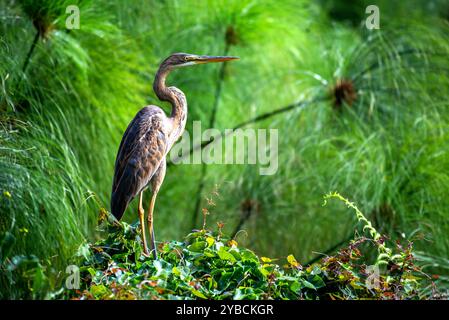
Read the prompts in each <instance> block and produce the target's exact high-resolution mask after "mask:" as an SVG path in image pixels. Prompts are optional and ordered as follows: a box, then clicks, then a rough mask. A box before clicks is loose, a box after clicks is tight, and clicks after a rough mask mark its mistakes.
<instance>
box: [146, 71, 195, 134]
mask: <svg viewBox="0 0 449 320" xmlns="http://www.w3.org/2000/svg"><path fill="white" fill-rule="evenodd" d="M169 73H170V70H169V69H168V68H164V67H162V66H161V67H160V68H159V70H158V72H157V73H156V77H155V78H154V83H153V90H154V92H155V93H156V95H157V97H158V98H159V99H160V100H161V101H167V102H170V104H171V105H172V110H171V114H170V118H171V119H172V120H173V123H174V128H181V127H182V129H184V126H185V122H186V119H187V100H186V96H185V95H184V93H183V92H182V91H181V90H179V89H178V88H176V87H167V86H166V85H165V79H166V78H167V76H168V74H169Z"/></svg>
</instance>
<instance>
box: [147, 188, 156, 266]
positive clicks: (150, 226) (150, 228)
mask: <svg viewBox="0 0 449 320" xmlns="http://www.w3.org/2000/svg"><path fill="white" fill-rule="evenodd" d="M156 196H157V192H153V194H152V195H151V202H150V208H149V209H148V231H149V232H150V241H151V251H152V252H153V257H154V259H157V250H156V239H155V237H154V227H153V210H154V203H155V202H156Z"/></svg>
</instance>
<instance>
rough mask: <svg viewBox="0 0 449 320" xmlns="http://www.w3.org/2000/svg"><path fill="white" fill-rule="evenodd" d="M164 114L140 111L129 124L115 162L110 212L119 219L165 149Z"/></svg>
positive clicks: (149, 109) (141, 187) (147, 179)
mask: <svg viewBox="0 0 449 320" xmlns="http://www.w3.org/2000/svg"><path fill="white" fill-rule="evenodd" d="M164 119H165V114H163V112H162V111H160V109H159V110H158V109H152V108H149V107H147V108H143V109H142V110H141V111H139V113H137V115H136V117H135V118H134V119H133V121H132V122H131V123H130V124H129V126H128V128H127V129H126V132H125V134H124V136H123V138H122V142H121V143H120V147H119V151H118V154H117V159H116V162H115V173H114V182H113V186H112V197H111V211H112V214H113V215H114V216H115V217H116V218H117V219H120V218H121V217H122V215H123V213H124V211H125V210H126V207H127V206H128V204H129V202H130V201H131V200H132V199H133V198H134V197H135V196H136V195H137V194H139V193H140V192H141V191H142V190H143V189H144V188H145V187H146V186H147V185H148V182H149V181H150V180H151V178H152V176H153V175H154V173H155V172H156V170H157V169H158V168H159V165H160V163H161V161H162V160H163V159H164V156H165V153H166V148H167V134H168V133H167V132H166V130H165V126H164V123H163V121H164Z"/></svg>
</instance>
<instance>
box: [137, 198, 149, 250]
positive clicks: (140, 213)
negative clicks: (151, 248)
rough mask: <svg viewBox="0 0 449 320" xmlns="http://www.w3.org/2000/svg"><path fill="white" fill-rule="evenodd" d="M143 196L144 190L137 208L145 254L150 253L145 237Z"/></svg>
mask: <svg viewBox="0 0 449 320" xmlns="http://www.w3.org/2000/svg"><path fill="white" fill-rule="evenodd" d="M142 198H143V192H141V193H140V195H139V208H138V209H137V211H138V213H139V221H140V229H141V236H142V242H143V252H144V254H145V255H148V247H147V240H146V238H145V223H144V219H145V216H144V215H145V211H144V210H143V205H142Z"/></svg>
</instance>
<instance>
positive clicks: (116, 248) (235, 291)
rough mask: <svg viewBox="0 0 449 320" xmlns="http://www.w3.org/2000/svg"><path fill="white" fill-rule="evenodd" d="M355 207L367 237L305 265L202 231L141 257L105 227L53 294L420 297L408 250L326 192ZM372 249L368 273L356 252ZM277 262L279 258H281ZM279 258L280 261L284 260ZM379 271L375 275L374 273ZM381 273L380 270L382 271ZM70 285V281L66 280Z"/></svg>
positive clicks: (135, 240)
mask: <svg viewBox="0 0 449 320" xmlns="http://www.w3.org/2000/svg"><path fill="white" fill-rule="evenodd" d="M332 197H336V198H339V199H341V200H343V201H345V202H346V204H347V205H348V207H351V208H353V209H355V211H356V216H357V219H358V221H359V222H360V223H361V225H362V226H363V230H365V231H366V233H367V235H369V237H365V236H359V237H357V238H356V239H354V240H353V241H351V242H350V243H349V246H348V247H347V248H344V249H341V250H340V251H339V252H338V253H337V254H336V255H335V256H327V257H324V258H323V259H322V260H321V261H320V262H319V263H314V264H311V265H310V266H307V267H303V266H302V265H301V264H300V263H299V262H298V261H297V260H296V258H295V257H294V256H293V255H289V256H287V257H286V259H285V261H283V262H285V263H286V264H285V265H284V266H282V267H281V266H279V265H278V264H277V263H279V262H282V261H279V262H278V259H270V258H267V257H260V258H259V257H257V256H256V255H255V254H254V252H253V251H251V250H248V249H246V248H240V247H239V246H238V243H237V242H236V241H235V240H234V239H229V238H227V237H226V236H225V235H223V233H222V227H223V225H222V224H220V223H219V224H218V228H217V231H216V232H211V231H207V230H205V229H203V230H199V231H195V232H193V233H190V234H189V235H187V237H186V238H185V241H184V242H178V241H170V242H164V243H161V244H160V245H159V249H158V250H159V258H158V259H157V260H153V259H152V258H146V257H145V256H143V255H142V249H141V244H140V242H141V240H140V238H139V237H138V236H137V235H138V234H139V233H138V232H137V230H136V228H135V227H134V226H131V225H128V224H124V225H119V226H116V225H113V224H112V225H109V224H108V225H107V228H106V230H107V237H106V239H104V240H100V241H98V242H97V243H95V244H90V245H83V246H81V247H80V249H79V251H78V257H79V258H78V260H79V261H78V262H77V265H81V266H82V267H81V270H80V272H81V279H82V286H81V288H79V289H78V290H73V289H72V290H64V289H62V290H61V291H60V292H59V293H57V294H56V295H55V296H56V297H61V295H62V296H65V297H66V298H67V297H69V298H72V299H219V300H221V299H234V300H241V299H252V300H258V299H264V300H267V299H284V300H289V299H294V300H296V299H306V300H315V299H332V300H336V299H384V300H385V299H419V298H423V297H422V296H420V295H419V290H418V289H419V288H420V285H421V284H422V283H423V280H426V278H425V277H426V275H424V274H422V272H420V270H419V268H417V267H416V266H415V265H414V264H413V260H414V258H413V253H412V245H411V243H409V244H408V245H407V246H406V247H405V248H403V247H402V246H401V245H400V244H397V245H396V247H395V248H394V252H393V250H392V249H390V248H388V247H387V246H386V244H385V239H383V238H382V237H381V236H380V234H378V233H377V231H376V230H375V229H374V228H373V227H372V226H371V223H370V222H369V221H368V220H367V219H366V218H365V217H364V215H363V214H362V213H361V212H360V211H359V210H358V209H357V207H355V206H354V205H353V204H352V203H350V202H349V201H348V200H346V199H344V198H343V197H341V196H340V195H339V194H336V193H334V194H329V195H327V196H326V201H327V199H329V198H332ZM372 248H375V249H377V252H378V254H377V258H376V262H375V264H374V265H373V266H371V268H372V269H370V266H367V265H366V264H365V262H366V261H368V259H367V257H366V256H365V255H364V254H363V253H362V252H363V251H365V253H366V251H368V249H372ZM279 260H280V259H279ZM282 260H284V259H282ZM374 268H377V273H375V272H374V271H373V270H375V269H374ZM380 268H383V269H384V270H382V273H381V270H380ZM69 281H70V280H69Z"/></svg>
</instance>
